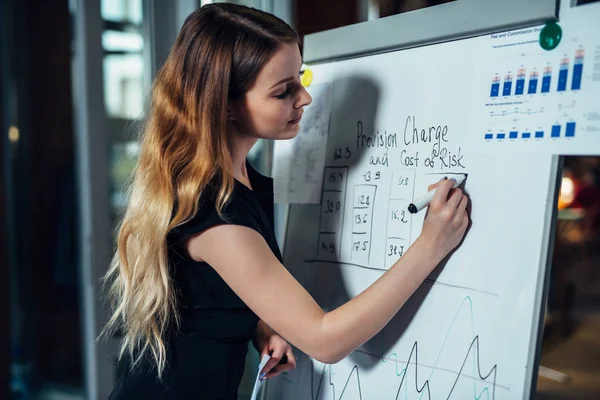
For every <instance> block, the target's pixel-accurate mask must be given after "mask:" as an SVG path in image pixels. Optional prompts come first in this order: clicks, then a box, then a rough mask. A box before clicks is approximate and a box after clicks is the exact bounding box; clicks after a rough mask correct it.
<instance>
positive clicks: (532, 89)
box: [527, 79, 538, 94]
mask: <svg viewBox="0 0 600 400" xmlns="http://www.w3.org/2000/svg"><path fill="white" fill-rule="evenodd" d="M537 82H538V80H537V79H530V80H529V91H528V92H527V93H529V94H534V93H535V92H537Z"/></svg>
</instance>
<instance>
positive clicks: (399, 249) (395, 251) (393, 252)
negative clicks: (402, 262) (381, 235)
mask: <svg viewBox="0 0 600 400" xmlns="http://www.w3.org/2000/svg"><path fill="white" fill-rule="evenodd" d="M403 255H404V246H397V245H395V244H391V245H390V252H389V253H388V256H399V257H402V256H403Z"/></svg>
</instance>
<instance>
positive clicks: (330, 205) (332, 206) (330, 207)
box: [325, 200, 342, 214]
mask: <svg viewBox="0 0 600 400" xmlns="http://www.w3.org/2000/svg"><path fill="white" fill-rule="evenodd" d="M341 206H342V205H341V203H340V202H339V200H338V201H336V202H333V201H331V200H327V203H326V207H325V214H330V213H334V212H338V211H340V207H341Z"/></svg>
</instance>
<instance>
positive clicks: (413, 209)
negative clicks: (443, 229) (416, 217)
mask: <svg viewBox="0 0 600 400" xmlns="http://www.w3.org/2000/svg"><path fill="white" fill-rule="evenodd" d="M444 179H445V178H444ZM450 179H452V180H454V181H455V182H454V184H453V185H452V188H453V189H456V188H457V187H459V186H460V184H461V183H463V182H464V181H465V179H467V174H458V175H456V176H454V177H452V178H450ZM434 195H435V189H434V190H430V191H429V192H427V193H426V194H424V195H423V196H421V197H419V198H418V199H416V200H415V201H413V202H412V203H410V205H409V206H408V211H409V212H410V213H411V214H416V213H418V212H419V211H421V210H422V209H424V208H425V207H427V206H429V203H431V200H433V196H434Z"/></svg>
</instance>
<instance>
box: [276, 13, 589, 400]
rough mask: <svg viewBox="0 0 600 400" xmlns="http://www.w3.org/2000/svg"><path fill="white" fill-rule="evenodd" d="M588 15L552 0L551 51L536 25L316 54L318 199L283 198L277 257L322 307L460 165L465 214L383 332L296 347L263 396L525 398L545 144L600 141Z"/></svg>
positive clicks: (546, 215) (348, 286)
mask: <svg viewBox="0 0 600 400" xmlns="http://www.w3.org/2000/svg"><path fill="white" fill-rule="evenodd" d="M598 15H600V4H598V5H593V6H592V7H588V6H586V7H580V8H579V9H576V8H574V9H572V10H567V11H563V12H561V25H562V27H563V39H562V43H561V45H560V46H559V48H557V49H556V50H555V51H553V52H545V51H543V50H541V48H540V47H539V45H536V44H534V43H533V40H534V39H535V38H537V36H536V35H537V34H539V30H538V29H539V27H537V28H535V27H534V28H531V31H527V30H524V31H522V32H517V31H513V32H510V33H505V34H502V33H501V34H500V35H499V36H497V37H496V36H491V35H486V36H484V37H478V38H474V39H468V40H462V41H456V42H451V43H445V44H440V45H434V46H427V47H422V48H416V49H411V50H405V51H399V52H392V53H386V54H378V55H371V56H366V57H361V58H356V59H350V60H344V61H336V62H330V63H327V64H321V65H315V66H312V69H313V72H314V77H315V78H314V80H315V83H317V84H318V83H325V82H327V83H329V84H331V85H332V88H333V108H332V115H331V120H330V132H329V137H328V143H327V153H326V159H325V168H324V170H323V177H324V180H323V187H322V194H321V203H320V204H314V205H293V206H290V209H289V215H288V224H287V230H286V236H285V249H284V262H285V265H286V267H288V268H289V269H290V271H291V272H292V273H293V274H294V275H295V276H296V277H297V279H298V280H299V281H300V282H301V283H302V284H303V285H304V286H305V287H306V288H307V289H308V290H309V292H310V293H311V294H312V295H313V296H314V297H315V299H316V300H317V301H318V302H319V304H320V305H321V306H322V307H323V308H324V309H325V310H331V309H334V308H335V307H338V306H339V305H341V304H343V303H344V302H346V301H348V300H349V299H350V298H352V297H354V296H356V295H358V294H359V293H360V292H361V291H362V290H364V289H365V288H366V287H368V286H369V285H370V284H371V283H373V282H374V281H375V280H376V279H377V278H378V277H380V276H381V274H383V273H384V272H385V271H386V270H387V269H388V268H389V267H390V265H392V264H393V262H394V261H395V259H396V258H397V257H400V256H401V254H402V252H403V251H405V250H406V249H407V248H408V247H409V246H410V245H411V244H412V243H413V242H414V241H415V240H416V238H417V237H418V235H419V233H420V230H421V226H422V222H423V215H424V213H420V214H417V215H413V216H411V215H410V214H408V213H407V212H404V213H402V211H403V210H406V207H407V205H408V203H409V202H410V201H411V200H412V199H414V198H416V197H418V196H420V195H421V194H423V193H424V192H425V191H426V188H427V185H428V184H430V183H432V182H435V181H437V180H439V179H440V177H442V176H451V175H452V174H454V173H468V174H469V175H468V179H467V181H466V186H465V188H466V191H467V193H468V194H469V195H470V197H471V200H472V205H473V208H472V213H471V216H472V220H473V224H472V226H471V228H470V229H469V231H468V233H467V236H466V238H465V241H464V242H463V243H462V245H461V246H460V247H459V248H458V249H457V251H456V252H455V253H454V254H452V256H451V257H450V258H449V259H448V261H447V263H445V264H444V265H442V266H440V267H439V268H438V269H436V270H435V271H434V273H433V274H432V275H431V276H430V278H429V279H428V280H427V281H426V282H425V283H424V284H423V285H422V287H421V288H420V289H419V290H418V291H417V293H416V294H415V295H414V297H413V298H412V299H411V300H410V301H409V302H408V303H407V304H406V306H405V307H404V308H403V309H402V310H401V311H400V312H399V314H398V315H397V316H396V317H395V318H394V319H393V320H392V321H391V322H390V324H388V326H386V328H385V329H384V330H383V331H382V332H381V333H380V334H378V335H377V336H375V337H374V338H373V339H372V340H370V341H369V342H367V343H366V344H364V345H363V346H362V347H361V348H360V349H358V350H357V351H355V352H353V353H352V354H351V355H350V356H349V357H347V358H346V359H344V360H343V361H341V362H340V363H338V364H336V365H323V364H321V363H319V362H317V361H315V360H311V359H310V358H309V357H307V356H306V355H303V354H301V353H300V352H298V351H297V352H296V354H298V358H299V362H298V368H297V369H296V370H295V371H293V372H290V373H287V374H284V375H283V376H281V377H279V378H276V379H274V380H272V381H271V382H269V383H268V385H267V387H266V389H267V390H266V394H265V398H266V399H268V400H270V399H281V398H285V399H292V400H293V399H323V400H325V399H327V400H329V399H335V400H339V399H344V400H352V399H522V398H528V396H529V393H530V390H531V387H530V385H531V381H532V375H533V371H534V369H535V368H534V354H535V351H536V340H537V337H538V336H537V335H538V334H539V332H538V323H539V317H540V313H541V311H540V310H541V308H542V304H541V298H542V296H541V291H542V289H543V285H544V277H545V272H546V271H545V270H546V262H547V256H548V254H547V253H548V236H549V230H550V224H551V221H550V215H551V210H552V209H553V207H554V201H555V193H554V190H555V187H556V178H557V165H556V164H557V163H556V158H554V157H553V155H556V154H600V134H599V131H600V118H597V116H598V115H600V71H598V70H597V65H600V39H597V38H599V37H600V25H599V24H597V23H595V22H594V21H596V22H597V17H598ZM519 31H521V30H519ZM536 46H537V47H536ZM582 54H583V61H582V58H581V56H582ZM565 58H569V61H568V67H567V70H568V71H567V72H566V78H565V72H563V73H562V75H561V73H560V71H561V70H564V69H565V67H564V65H565V61H564V60H565ZM576 59H577V60H576ZM581 62H582V63H583V68H582V69H581V71H583V72H581V73H579V75H578V76H577V77H574V76H575V75H576V72H575V68H574V67H575V64H576V63H581ZM548 66H551V68H550V69H551V71H552V72H550V74H551V78H550V83H546V87H545V89H544V92H543V93H542V85H543V82H542V81H543V74H544V70H545V69H546V70H547V69H548ZM578 71H580V70H578ZM496 76H498V78H496ZM508 76H510V78H508ZM523 76H524V77H525V80H524V82H518V85H519V93H517V80H518V79H520V77H523ZM535 77H537V79H538V82H537V83H536V91H535V93H534V92H533V82H531V80H532V78H535ZM559 80H560V82H561V83H560V90H559ZM577 80H579V82H577ZM496 81H497V82H498V83H499V89H498V90H500V93H499V94H498V95H492V90H493V89H492V84H493V83H495V82H496ZM505 81H512V83H511V88H510V89H507V91H506V92H504V91H503V90H504V89H503V86H504V83H505ZM574 81H575V83H574ZM530 85H531V91H532V93H528V91H529V87H530ZM521 88H523V93H522V94H521V93H520V90H521ZM556 126H560V131H559V133H558V134H557V128H556ZM539 131H543V132H544V134H543V135H542V136H540V135H539V134H538V136H539V137H536V132H539ZM514 132H517V133H516V136H515V133H514ZM553 132H554V135H553ZM567 132H569V134H567ZM502 133H504V136H502V135H500V136H498V134H502ZM524 133H530V136H529V137H528V136H527V135H525V136H523V134H524ZM490 134H491V135H492V136H491V137H490V136H489V135H490ZM486 135H487V136H486Z"/></svg>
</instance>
